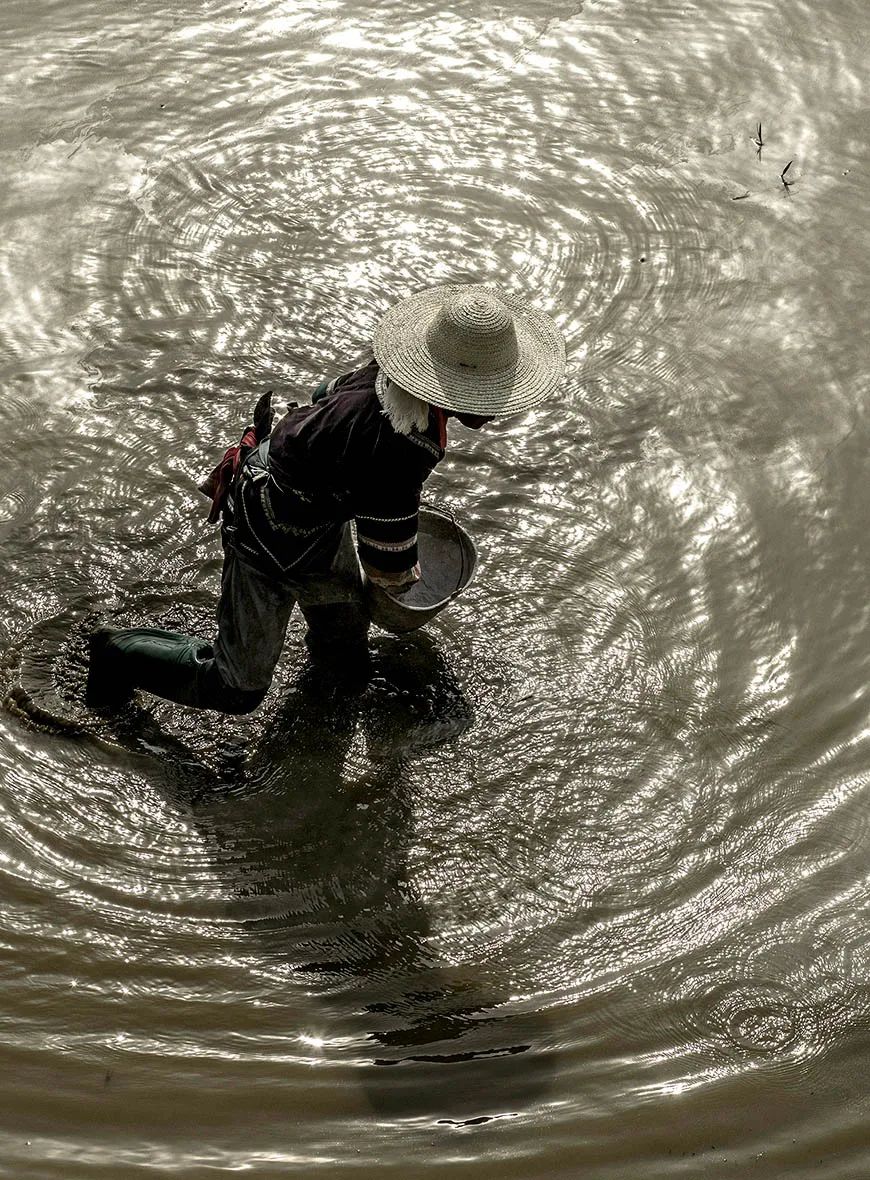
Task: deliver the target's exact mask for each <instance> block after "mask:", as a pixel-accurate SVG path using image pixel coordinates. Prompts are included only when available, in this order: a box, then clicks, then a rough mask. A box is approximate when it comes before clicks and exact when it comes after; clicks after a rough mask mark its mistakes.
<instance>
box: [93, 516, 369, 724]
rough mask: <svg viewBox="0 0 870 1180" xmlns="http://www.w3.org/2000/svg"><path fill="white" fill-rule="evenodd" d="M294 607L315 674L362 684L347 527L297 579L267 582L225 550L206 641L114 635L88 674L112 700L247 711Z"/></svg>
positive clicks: (359, 611)
mask: <svg viewBox="0 0 870 1180" xmlns="http://www.w3.org/2000/svg"><path fill="white" fill-rule="evenodd" d="M297 603H298V605H299V607H300V609H301V611H302V613H303V615H304V616H305V620H306V622H307V623H308V632H307V635H306V639H305V642H306V645H307V647H308V651H309V654H310V656H311V659H312V661H313V663H314V664H315V666H316V667H317V669H318V670H319V672H320V673H321V674H322V675H323V676H324V677H325V678H326V679H328V680H330V681H331V682H333V683H340V684H343V685H345V686H347V687H351V688H355V687H359V686H361V685H362V684H363V683H364V682H365V680H366V679H367V676H368V672H369V653H368V643H367V633H368V628H369V617H368V612H367V610H366V607H365V604H364V601H363V590H362V581H361V578H360V572H359V563H358V562H357V559H356V552H355V550H354V545H353V539H352V537H351V532H350V526H349V525H345V526H344V527H343V529H342V530H341V531H340V533H339V536H338V543H337V546H336V549H335V552H334V553H333V555H332V560H331V562H330V565H329V568H328V569H327V570H325V571H324V572H323V573H321V574H315V575H312V576H311V577H309V578H306V579H304V580H303V581H301V582H293V581H290V580H288V579H283V580H278V579H275V578H271V577H269V576H268V575H266V574H263V573H261V572H260V571H258V570H256V569H255V568H254V567H253V566H250V565H248V563H247V562H245V561H244V560H242V559H241V558H240V557H239V556H238V554H237V553H235V552H234V551H233V550H232V549H228V550H227V551H226V554H225V557H224V567H223V574H222V577H221V597H220V602H219V604H218V611H217V637H216V638H215V641H214V644H208V643H206V642H205V641H204V640H201V639H196V638H194V637H192V636H189V635H184V634H181V633H180V632H176V631H164V630H161V629H159V628H154V627H134V628H127V629H124V630H118V631H115V632H114V633H113V634H112V636H111V638H110V639H109V640H108V642H107V643H106V645H105V647H104V648H103V649H102V650H101V651H100V652H99V654H98V657H96V658H98V659H99V661H100V667H98V668H92V677H93V679H94V680H95V681H97V680H99V679H102V680H103V681H104V682H105V685H109V684H111V685H113V686H114V687H115V688H116V689H117V695H118V697H119V698H123V697H124V695H126V694H127V693H128V692H129V691H130V690H132V689H133V688H140V689H144V690H145V691H146V692H150V693H152V694H154V695H155V696H160V697H163V698H164V699H166V700H171V701H176V702H177V703H178V704H182V705H190V706H193V707H195V708H200V709H215V710H218V711H220V712H224V713H248V712H250V711H251V710H252V709H255V708H256V707H257V706H258V705H259V704H260V702H261V701H262V699H263V697H264V696H265V694H266V692H267V690H268V688H269V685H270V684H271V682H272V676H273V673H274V671H275V665H276V664H277V662H278V660H279V658H280V656H281V651H282V649H283V646H284V636H285V632H286V630H287V624H288V622H289V619H290V615H291V613H292V611H293V607H294V606H295V605H296V604H297ZM105 685H104V687H105ZM116 703H117V702H116Z"/></svg>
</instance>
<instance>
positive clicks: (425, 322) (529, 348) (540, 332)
mask: <svg viewBox="0 0 870 1180" xmlns="http://www.w3.org/2000/svg"><path fill="white" fill-rule="evenodd" d="M372 344H373V348H374V354H375V360H376V361H377V362H378V365H379V366H380V368H381V369H382V370H383V371H384V372H385V373H386V375H387V376H388V377H389V378H390V379H391V380H393V381H395V382H396V384H397V385H400V386H401V387H402V388H403V389H405V390H407V391H408V393H411V394H413V395H414V396H415V397H419V398H422V399H423V400H424V401H427V402H430V403H431V404H432V405H433V406H441V407H443V408H444V409H446V410H456V411H458V412H459V413H466V414H479V415H482V416H486V417H501V416H503V415H507V414H516V413H517V412H519V411H520V410H528V409H530V408H531V407H532V406H536V405H537V404H538V403H539V402H542V401H543V400H544V398H546V397H547V396H548V395H549V394H551V393H552V392H553V391H554V390H555V389H556V387H557V386H558V385H559V382H560V381H561V380H562V377H563V375H564V373H565V341H564V339H563V338H562V333H561V332H560V330H559V328H558V327H557V325H556V323H555V322H554V321H553V319H552V318H551V317H550V316H548V315H547V314H546V312H543V311H538V310H537V309H536V308H533V307H530V306H529V305H528V304H527V303H526V301H525V300H524V299H521V298H519V297H518V296H516V295H512V294H508V293H506V292H504V291H500V290H498V289H497V288H496V287H488V286H483V285H481V284H477V283H469V284H462V285H447V286H442V287H431V288H429V289H428V290H426V291H420V292H418V293H417V294H416V295H411V296H409V297H408V298H407V299H403V300H402V301H401V302H400V303H397V304H396V305H395V306H394V307H391V308H390V310H389V311H388V312H387V313H386V315H385V316H383V318H382V319H381V320H380V322H379V323H378V325H377V327H376V328H375V333H374V338H373V340H372Z"/></svg>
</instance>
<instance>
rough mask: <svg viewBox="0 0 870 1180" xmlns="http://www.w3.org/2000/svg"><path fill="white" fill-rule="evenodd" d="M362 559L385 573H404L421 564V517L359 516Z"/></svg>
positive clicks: (357, 537) (358, 545)
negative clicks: (418, 531)
mask: <svg viewBox="0 0 870 1180" xmlns="http://www.w3.org/2000/svg"><path fill="white" fill-rule="evenodd" d="M356 543H357V551H358V552H359V555H360V558H361V559H362V560H363V561H364V562H365V563H366V564H367V565H371V566H373V567H374V568H375V569H379V570H383V571H384V573H401V572H403V571H404V570H410V569H413V567H414V566H415V565H416V564H417V556H418V555H417V513H416V512H413V513H411V514H410V515H408V516H394V517H384V516H357V518H356Z"/></svg>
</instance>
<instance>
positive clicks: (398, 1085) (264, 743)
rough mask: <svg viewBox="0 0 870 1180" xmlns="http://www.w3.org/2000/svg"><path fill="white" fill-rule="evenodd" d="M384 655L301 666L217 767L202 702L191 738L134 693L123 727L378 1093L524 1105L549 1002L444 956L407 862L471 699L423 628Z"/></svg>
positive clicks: (489, 1110)
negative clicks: (267, 715) (420, 769)
mask: <svg viewBox="0 0 870 1180" xmlns="http://www.w3.org/2000/svg"><path fill="white" fill-rule="evenodd" d="M375 659H376V667H375V673H376V674H375V678H374V680H373V682H372V684H371V685H370V687H369V688H368V689H367V690H366V691H365V692H364V693H362V694H358V695H348V694H346V693H342V692H337V691H333V690H331V689H330V688H328V687H327V686H324V685H323V683H322V682H321V681H319V680H318V678H316V677H315V676H313V675H311V674H310V672H303V673H302V674H300V675H298V676H297V677H296V679H295V681H293V682H291V684H290V686H289V691H288V692H287V694H286V697H285V698H284V700H283V702H282V704H281V706H280V708H279V710H278V712H277V713H275V714H274V715H273V716H272V718H271V720H270V722H269V724H268V726H267V728H266V729H265V731H264V732H262V733H261V735H260V736H259V738H258V739H257V740H256V741H255V742H254V743H253V744H252V745H250V744H246V743H245V742H240V743H239V744H238V748H237V751H236V757H235V759H234V757H233V753H232V750H231V749H227V750H226V751H225V753H224V760H223V765H222V766H220V767H219V768H217V769H216V767H215V765H214V764H212V765H208V764H206V763H205V762H203V761H201V760H200V759H198V757H197V754H196V752H195V749H194V748H193V747H194V746H195V743H194V742H192V741H191V740H190V734H191V732H193V733H195V732H196V730H195V729H194V730H193V731H191V730H190V728H189V721H190V718H191V716H194V717H195V719H196V720H198V722H199V723H200V724H204V723H205V718H204V717H203V715H198V717H197V716H196V715H192V714H191V713H190V711H186V717H185V719H184V720H185V725H187V726H188V727H187V729H186V731H185V730H182V732H184V733H185V737H184V740H182V739H180V738H179V737H178V736H177V735H175V736H174V735H173V733H172V732H171V730H172V729H173V728H174V727H173V726H171V725H170V724H168V723H167V724H161V721H160V720H159V718H158V717H156V716H155V713H154V712H153V711H152V710H151V709H150V708H143V707H141V706H139V707H135V708H133V709H131V710H127V711H126V712H125V714H124V715H123V716H119V718H118V719H117V722H116V725H115V730H114V733H113V735H112V736H113V738H114V740H116V741H117V742H118V744H121V745H123V746H125V747H127V748H129V749H131V750H136V752H137V753H139V754H140V755H141V753H142V750H143V748H144V749H147V750H150V751H152V752H153V753H154V754H155V760H154V762H153V764H152V767H151V769H152V771H153V773H149V774H148V778H149V782H150V783H151V785H152V786H153V787H154V788H155V789H157V790H159V792H160V793H161V794H162V795H163V796H164V797H165V798H166V799H167V800H168V802H169V803H170V804H171V806H172V807H173V808H176V809H178V810H180V811H182V812H183V813H184V814H185V818H186V819H187V820H188V821H189V822H191V823H192V824H193V825H195V827H196V828H197V830H198V831H199V833H200V835H201V837H202V839H203V842H204V846H205V850H206V856H207V857H208V859H209V861H210V862H211V864H212V867H213V870H214V871H215V873H216V875H217V876H218V878H219V880H220V881H221V882H223V884H224V886H225V887H226V889H227V892H228V894H229V895H230V896H231V897H232V901H231V902H230V913H231V916H232V917H233V918H235V919H236V920H237V921H238V922H239V924H240V926H241V927H242V928H243V929H244V930H245V931H246V932H247V933H248V934H249V935H251V936H252V937H254V938H256V940H257V942H258V944H259V946H260V948H261V954H262V961H263V966H264V967H265V968H266V970H267V972H268V971H269V970H270V969H271V970H273V971H274V973H275V975H276V977H278V978H280V976H281V975H282V974H285V975H287V976H288V978H289V979H290V981H291V983H290V986H293V982H292V981H293V980H295V979H298V984H299V987H300V998H302V996H303V995H304V998H305V1000H306V1001H307V1000H308V999H313V1000H314V1001H315V1002H316V1004H317V1006H318V1008H319V1010H320V1016H319V1017H318V1021H319V1022H320V1024H321V1027H322V1028H323V1029H324V1030H329V1031H327V1032H326V1037H327V1040H329V1039H330V1038H332V1037H333V1036H338V1037H341V1038H342V1044H343V1045H349V1046H351V1048H349V1049H340V1050H339V1052H350V1053H352V1055H353V1062H354V1067H355V1069H354V1074H355V1076H356V1077H357V1079H358V1080H359V1081H360V1082H361V1084H362V1085H363V1087H364V1090H365V1093H366V1095H367V1097H368V1099H369V1102H370V1104H371V1105H372V1107H373V1108H374V1110H376V1111H377V1112H378V1113H380V1114H383V1115H388V1116H395V1117H401V1116H413V1117H421V1116H422V1117H428V1118H432V1119H440V1120H442V1121H444V1122H446V1123H453V1124H461V1125H464V1124H470V1123H472V1122H474V1123H479V1122H482V1121H487V1120H489V1119H490V1118H496V1117H505V1116H509V1115H511V1114H519V1113H522V1112H523V1111H524V1110H527V1109H528V1108H529V1107H530V1106H532V1105H535V1104H537V1103H539V1102H540V1101H541V1100H542V1099H543V1097H544V1095H545V1093H546V1091H547V1089H548V1084H549V1078H550V1075H551V1070H552V1062H551V1060H550V1056H549V1053H548V1052H547V1050H546V1048H545V1047H544V1045H543V1044H542V1041H543V1040H544V1039H545V1037H546V1027H545V1023H546V1022H545V1017H544V1016H543V1015H542V1014H540V1013H534V1012H533V1013H531V1014H525V1015H522V1016H521V1015H519V1014H515V1013H511V1012H509V1010H508V1007H507V1001H508V999H509V984H508V982H507V981H506V980H499V979H497V978H495V977H494V976H493V973H492V972H491V971H488V972H484V971H478V970H475V969H473V968H469V967H468V966H462V967H457V968H452V967H451V966H450V965H449V964H446V963H444V962H442V961H440V959H439V956H438V953H437V951H436V949H435V947H434V945H433V941H434V940H433V928H432V921H431V918H430V915H429V913H428V911H427V908H426V905H425V904H424V902H423V900H422V898H421V896H420V893H419V891H418V890H417V889H416V888H415V885H414V879H413V873H412V872H411V870H410V868H409V863H408V862H409V853H410V852H411V850H413V848H414V846H415V844H416V842H417V840H418V832H417V830H416V826H415V802H416V800H415V770H414V768H415V763H416V762H417V761H418V759H419V758H420V756H421V754H425V755H431V754H432V752H433V750H435V749H437V747H438V746H439V745H443V744H444V743H446V742H448V741H449V740H450V739H451V738H454V737H457V736H458V735H459V734H461V733H463V732H464V731H466V730H467V729H469V727H470V726H471V725H472V723H473V718H472V712H471V709H470V706H469V704H468V702H467V700H466V699H465V697H464V695H463V693H462V690H461V688H460V686H459V685H458V683H457V682H456V679H455V677H454V676H453V675H452V673H451V671H450V669H449V666H448V664H447V662H446V661H445V660H444V658H443V656H442V655H441V653H440V652H439V650H438V648H437V647H436V646H435V644H434V643H432V641H431V640H430V639H429V638H428V637H427V636H425V635H422V634H417V635H415V636H412V637H406V638H401V639H394V638H388V639H383V640H381V641H379V642H378V643H377V644H376V646H375ZM143 700H144V699H143ZM158 712H159V710H158ZM206 716H211V715H206ZM102 737H103V738H104V739H105V737H106V733H105V730H104V731H103V733H102ZM469 921H470V922H473V915H469ZM298 1031H300V1032H301V1031H302V1030H298ZM291 1035H292V1034H291Z"/></svg>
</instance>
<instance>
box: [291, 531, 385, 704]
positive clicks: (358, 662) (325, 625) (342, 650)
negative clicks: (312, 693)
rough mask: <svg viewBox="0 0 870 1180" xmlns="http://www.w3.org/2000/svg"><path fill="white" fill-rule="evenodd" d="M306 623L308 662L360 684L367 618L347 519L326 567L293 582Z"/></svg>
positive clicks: (366, 671) (366, 666)
mask: <svg viewBox="0 0 870 1180" xmlns="http://www.w3.org/2000/svg"><path fill="white" fill-rule="evenodd" d="M296 597H297V601H298V603H299V608H300V610H301V611H302V614H303V615H304V616H305V621H306V623H307V624H308V632H307V634H306V636H305V645H306V647H307V648H308V652H309V654H310V656H311V660H312V663H313V665H314V667H315V668H316V669H317V670H318V671H319V672H322V673H324V674H326V676H328V677H329V679H331V680H333V681H338V682H341V683H343V684H345V685H348V686H355V685H361V684H364V683H365V682H366V681H367V680H368V678H369V676H370V673H371V659H370V655H369V646H368V631H369V626H370V619H369V613H368V609H367V608H366V605H365V597H364V593H363V585H362V578H361V576H360V568H359V561H358V560H357V556H356V548H355V546H354V543H353V537H352V535H351V530H350V525H349V524H346V525H344V527H343V529H342V531H341V536H340V539H339V542H338V545H337V548H336V551H335V555H334V557H333V559H332V562H331V565H330V567H329V569H328V570H326V571H325V572H324V573H323V574H317V575H313V576H311V577H309V578H306V579H305V581H304V582H301V583H300V584H299V585H298V586H297V588H296Z"/></svg>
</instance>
